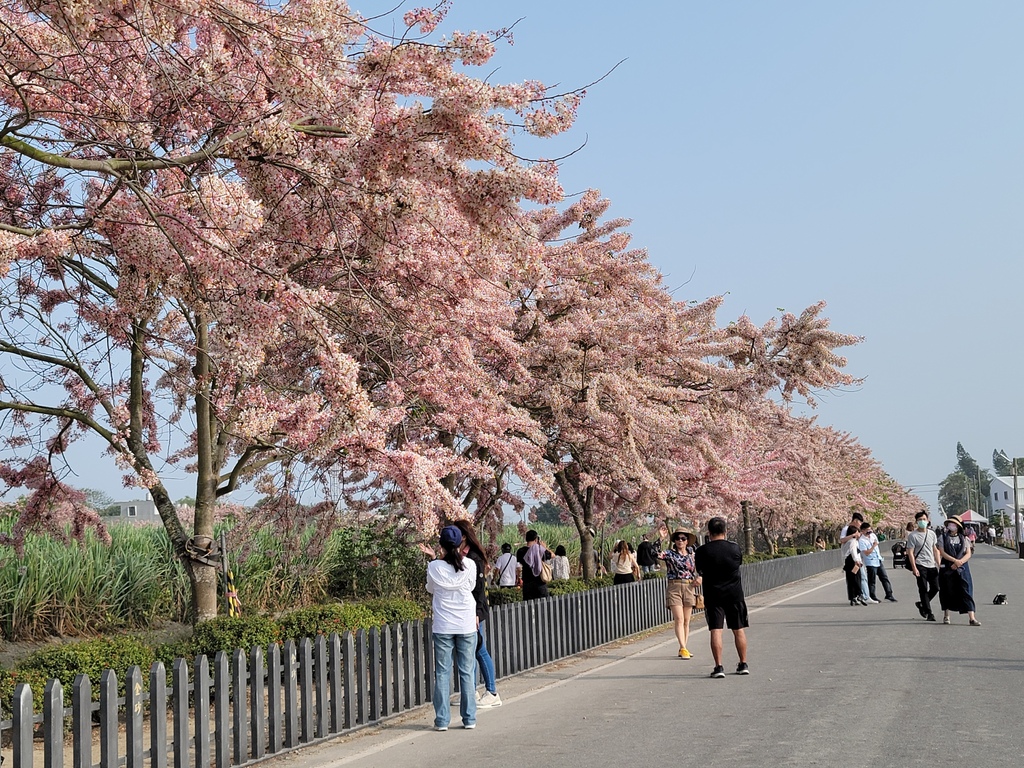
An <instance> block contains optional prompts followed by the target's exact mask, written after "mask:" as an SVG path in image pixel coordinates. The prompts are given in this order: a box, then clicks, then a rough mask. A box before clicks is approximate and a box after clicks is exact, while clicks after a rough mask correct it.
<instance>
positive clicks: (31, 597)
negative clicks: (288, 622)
mask: <svg viewBox="0 0 1024 768" xmlns="http://www.w3.org/2000/svg"><path fill="white" fill-rule="evenodd" d="M6 524H7V526H9V525H10V521H7V523H6ZM3 526H4V522H3V521H0V528H2V527H3ZM320 535H321V534H320V533H319V532H318V531H316V530H315V529H313V528H310V529H309V530H306V531H304V532H303V533H302V534H301V535H300V536H299V537H298V539H297V540H295V541H285V540H284V538H283V537H281V536H279V535H278V533H277V531H275V530H273V529H272V528H269V527H267V528H263V529H262V530H260V531H257V532H256V533H255V534H253V535H251V537H250V539H249V541H247V542H245V543H244V544H245V546H244V547H242V545H241V543H237V544H233V546H236V547H237V549H235V550H232V551H231V552H229V554H230V555H231V568H232V573H233V576H234V581H235V586H236V588H237V590H238V595H239V598H240V600H241V603H242V611H243V613H245V614H274V613H277V612H280V611H283V610H285V609H291V608H301V607H305V606H310V605H315V604H318V603H323V602H326V601H329V600H332V599H352V598H359V599H363V598H373V597H382V596H386V597H412V598H422V596H423V595H422V592H423V583H424V569H425V566H426V562H425V558H424V557H423V555H422V554H421V553H420V552H419V550H418V549H416V548H415V547H412V546H410V545H408V544H407V543H406V542H405V541H404V540H403V539H402V537H400V536H398V535H397V534H396V532H395V530H394V529H393V528H389V527H387V526H380V525H366V526H360V527H358V528H350V529H341V530H337V531H334V532H333V533H331V534H330V535H329V536H328V538H327V541H326V542H324V545H323V546H309V545H310V544H311V543H312V540H313V537H316V536H320ZM110 536H111V543H110V545H109V546H107V545H104V544H103V543H101V542H99V541H97V540H96V538H95V537H94V536H92V535H91V534H90V535H88V536H87V537H86V540H85V543H84V544H82V545H78V544H75V543H71V544H65V543H63V542H59V541H56V540H54V539H52V538H49V537H47V536H29V537H28V539H27V541H26V543H25V554H24V557H23V558H20V559H19V558H18V557H17V556H16V555H15V554H14V552H13V551H11V550H6V551H4V550H0V636H2V638H3V639H4V640H7V641H20V640H34V639H40V638H45V637H49V636H52V635H60V636H88V635H93V634H96V633H99V632H109V631H112V630H118V629H147V628H150V627H152V626H154V625H158V624H161V623H164V622H166V621H188V620H189V616H190V611H191V586H190V584H189V579H188V576H187V574H186V572H185V569H184V567H183V566H182V565H181V563H180V562H179V561H178V560H177V558H176V557H175V556H174V552H173V549H172V547H171V543H170V540H169V538H168V537H167V533H166V532H165V531H164V529H163V528H162V527H160V526H150V525H133V524H121V525H113V526H111V528H110ZM229 538H230V533H229ZM243 549H244V552H245V557H244V558H237V557H235V554H237V553H241V552H242V551H243ZM221 594H222V595H223V590H221Z"/></svg>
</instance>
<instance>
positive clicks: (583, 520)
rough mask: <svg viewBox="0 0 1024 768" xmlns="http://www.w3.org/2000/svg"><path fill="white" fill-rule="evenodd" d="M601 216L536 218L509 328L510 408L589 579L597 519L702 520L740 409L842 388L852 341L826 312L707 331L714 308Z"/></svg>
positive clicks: (591, 201)
mask: <svg viewBox="0 0 1024 768" xmlns="http://www.w3.org/2000/svg"><path fill="white" fill-rule="evenodd" d="M607 206H608V203H607V201H603V200H601V199H600V198H599V196H598V195H597V193H596V192H590V193H588V194H586V195H584V196H583V198H582V199H581V200H580V201H578V202H577V203H576V204H574V205H572V206H570V207H569V208H568V209H567V210H565V211H562V212H557V211H554V210H546V211H544V212H542V213H541V214H539V215H538V216H537V224H538V227H539V229H538V237H539V238H540V239H542V240H543V241H544V242H546V243H549V246H548V247H547V248H546V249H545V251H544V262H543V268H542V269H540V270H538V271H537V272H536V273H535V275H534V276H533V279H532V281H528V282H525V283H524V285H523V287H522V288H521V289H520V296H519V299H518V306H517V317H516V333H517V338H518V339H519V340H520V341H521V343H522V345H523V350H524V351H523V354H524V361H525V366H526V368H527V369H528V371H529V377H528V378H526V379H523V380H522V381H520V382H518V384H517V386H516V389H515V393H514V395H513V397H514V402H516V404H517V405H519V406H521V407H523V408H525V409H526V410H527V411H529V412H530V413H531V415H532V416H533V418H534V419H535V420H536V422H537V423H538V424H539V426H540V428H541V430H542V431H543V433H544V437H545V443H544V456H545V459H546V461H547V462H548V466H549V468H550V472H551V475H552V476H553V477H554V480H555V485H556V488H557V492H558V495H559V497H560V498H561V500H562V502H563V504H564V507H565V508H566V510H567V512H568V516H569V518H570V519H571V520H572V522H573V524H574V525H575V527H576V529H577V531H578V533H579V535H580V539H581V559H582V563H583V568H584V575H585V577H587V578H590V577H591V576H592V575H593V567H594V564H593V557H592V546H593V537H594V533H595V530H596V528H597V527H599V526H600V524H601V522H602V520H603V519H605V518H606V517H607V516H608V515H609V514H613V513H614V514H617V515H619V516H620V519H621V518H622V517H623V516H626V517H629V516H631V517H634V518H636V517H637V516H639V515H641V514H642V515H650V514H654V515H656V516H659V515H661V516H668V515H670V514H673V513H675V512H677V511H678V510H676V507H677V506H678V505H679V504H683V503H685V501H686V500H689V502H690V507H691V509H690V512H691V513H693V514H697V513H699V512H700V511H701V510H702V509H704V508H705V507H707V506H708V504H709V503H711V502H710V500H711V499H713V498H716V497H719V498H720V497H721V494H722V492H723V490H725V488H726V487H727V483H726V482H724V479H725V478H726V476H727V475H728V474H729V471H728V468H727V464H728V462H729V457H728V455H727V451H726V448H727V447H728V446H729V444H730V441H734V440H735V439H736V438H737V436H738V435H739V434H740V433H739V431H738V429H737V428H736V426H735V425H734V424H733V422H734V421H736V420H741V419H742V414H743V413H744V411H745V409H747V408H749V407H751V404H753V405H754V406H756V405H758V404H759V403H761V401H762V400H763V399H764V397H765V396H766V395H767V394H768V393H769V392H770V391H771V390H772V389H774V388H778V389H779V392H780V395H781V397H782V398H785V399H788V398H791V397H793V396H794V395H800V396H803V397H805V398H808V399H810V398H812V393H813V391H814V390H815V389H820V388H829V387H833V386H838V385H841V384H846V383H850V382H852V381H853V378H852V377H850V376H849V375H848V374H844V373H843V372H842V371H841V370H840V369H841V367H842V366H843V365H845V360H844V359H843V358H841V357H839V356H838V355H837V354H835V352H834V350H835V349H836V348H838V347H841V346H845V345H848V344H852V343H855V342H856V341H858V339H857V338H856V337H852V336H848V335H843V334H838V333H835V332H833V331H831V330H829V329H828V321H827V319H825V318H823V317H822V316H821V312H822V309H823V305H816V306H814V307H811V308H809V309H808V310H806V311H805V312H804V313H802V314H801V315H799V316H794V315H789V314H786V315H784V316H783V318H782V319H781V321H778V322H776V321H773V322H770V323H768V324H766V325H764V326H762V327H758V326H755V325H754V324H753V323H751V322H750V321H749V320H748V319H746V318H741V319H740V320H738V321H736V322H735V323H732V324H729V325H728V326H726V327H725V328H720V327H718V326H717V324H716V319H715V313H716V310H717V308H718V306H719V305H720V303H721V299H720V298H712V299H710V300H707V301H704V302H701V303H696V304H687V303H683V302H679V301H676V300H674V299H673V297H672V296H671V295H670V294H669V293H668V291H666V290H665V288H664V286H663V284H662V282H661V277H660V275H659V274H658V273H657V272H656V271H655V270H654V269H653V268H652V267H651V265H650V263H649V262H648V261H647V258H646V254H645V253H644V252H643V251H641V250H636V249H630V248H629V237H628V235H626V234H625V233H624V232H623V231H622V229H623V226H624V225H625V222H624V221H622V220H612V221H608V222H602V221H601V216H602V214H603V213H604V212H605V210H606V209H607ZM577 227H578V228H581V229H582V230H583V232H582V234H577V235H572V236H569V235H568V234H567V231H568V230H570V229H571V228H577ZM750 423H751V422H747V424H748V425H749V424H750ZM716 480H722V481H723V482H720V483H717V484H716ZM691 516H692V515H691Z"/></svg>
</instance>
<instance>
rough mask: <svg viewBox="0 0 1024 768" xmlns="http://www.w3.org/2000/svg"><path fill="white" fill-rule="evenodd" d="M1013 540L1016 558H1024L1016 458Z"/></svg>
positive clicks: (1015, 461) (1015, 462)
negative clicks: (1021, 540) (1021, 541)
mask: <svg viewBox="0 0 1024 768" xmlns="http://www.w3.org/2000/svg"><path fill="white" fill-rule="evenodd" d="M1013 541H1014V543H1015V544H1016V545H1017V558H1018V559H1020V558H1024V544H1021V543H1020V507H1019V506H1018V504H1017V460H1016V459H1014V460H1013Z"/></svg>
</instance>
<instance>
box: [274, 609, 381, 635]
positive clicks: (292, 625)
mask: <svg viewBox="0 0 1024 768" xmlns="http://www.w3.org/2000/svg"><path fill="white" fill-rule="evenodd" d="M279 621H280V628H281V639H282V640H295V641H299V640H301V639H302V638H304V637H311V638H315V637H316V636H317V635H330V634H331V633H332V632H337V633H338V634H339V635H343V634H345V633H346V632H354V631H355V630H357V629H369V628H370V627H379V626H381V625H382V624H386V623H387V622H386V621H385V620H384V617H383V616H382V615H381V614H379V613H377V612H375V611H373V610H372V609H370V608H369V607H367V606H366V605H362V604H360V603H330V604H328V605H314V606H312V607H311V608H300V609H299V610H297V611H290V612H289V613H286V614H285V615H284V616H282V617H281V618H280V619H279Z"/></svg>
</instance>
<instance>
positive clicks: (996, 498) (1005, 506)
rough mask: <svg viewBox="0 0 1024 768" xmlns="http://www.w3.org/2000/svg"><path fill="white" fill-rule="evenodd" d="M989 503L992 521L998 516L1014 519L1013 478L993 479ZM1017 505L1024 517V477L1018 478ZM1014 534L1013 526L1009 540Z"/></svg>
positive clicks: (1008, 536) (989, 514)
mask: <svg viewBox="0 0 1024 768" xmlns="http://www.w3.org/2000/svg"><path fill="white" fill-rule="evenodd" d="M988 503H989V513H988V516H989V519H990V520H991V519H992V518H993V517H995V516H996V515H1006V516H1007V517H1009V518H1011V519H1013V518H1014V512H1015V510H1014V507H1013V478H1012V477H994V478H992V483H991V485H990V486H989V492H988ZM1017 503H1018V504H1019V506H1020V509H1021V513H1022V515H1024V476H1021V475H1018V476H1017ZM1021 527H1022V528H1024V519H1022V520H1021ZM1012 534H1013V526H1010V531H1009V533H1007V538H1012Z"/></svg>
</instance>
